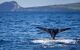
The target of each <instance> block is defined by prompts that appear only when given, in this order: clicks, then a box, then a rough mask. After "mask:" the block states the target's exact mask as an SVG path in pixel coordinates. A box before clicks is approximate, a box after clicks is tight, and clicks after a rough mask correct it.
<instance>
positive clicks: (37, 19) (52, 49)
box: [0, 12, 80, 50]
mask: <svg viewBox="0 0 80 50" xmlns="http://www.w3.org/2000/svg"><path fill="white" fill-rule="evenodd" d="M37 26H41V27H48V28H67V27H68V28H72V29H71V30H68V31H65V32H61V33H59V34H58V35H57V36H56V38H57V39H79V38H80V12H0V50H80V41H78V43H75V44H64V43H60V44H57V43H56V44H52V45H49V44H48V45H47V43H46V45H45V44H42V43H33V42H32V40H35V39H45V38H46V39H51V37H50V35H49V34H47V33H46V32H43V33H42V34H38V33H41V32H42V31H41V30H39V29H37V28H36V27H37ZM50 44H51V43H50Z"/></svg>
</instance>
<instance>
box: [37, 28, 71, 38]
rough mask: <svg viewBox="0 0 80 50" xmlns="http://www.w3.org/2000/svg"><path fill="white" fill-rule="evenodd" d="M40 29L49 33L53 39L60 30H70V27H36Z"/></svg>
mask: <svg viewBox="0 0 80 50" xmlns="http://www.w3.org/2000/svg"><path fill="white" fill-rule="evenodd" d="M36 28H38V29H40V30H43V31H45V32H47V33H49V34H50V35H51V37H52V38H53V39H55V37H56V35H57V34H58V33H60V32H63V31H66V30H70V29H71V28H64V29H50V28H43V27H36Z"/></svg>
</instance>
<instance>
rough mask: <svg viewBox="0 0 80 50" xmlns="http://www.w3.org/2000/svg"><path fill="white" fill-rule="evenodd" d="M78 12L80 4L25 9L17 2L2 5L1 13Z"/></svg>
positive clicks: (0, 7)
mask: <svg viewBox="0 0 80 50" xmlns="http://www.w3.org/2000/svg"><path fill="white" fill-rule="evenodd" d="M71 10H72V11H76V10H80V3H71V4H64V5H49V6H40V7H30V8H23V7H21V6H20V5H18V4H17V2H15V1H10V2H4V3H2V4H0V11H71Z"/></svg>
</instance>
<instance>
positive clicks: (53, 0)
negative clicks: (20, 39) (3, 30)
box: [0, 0, 80, 7]
mask: <svg viewBox="0 0 80 50" xmlns="http://www.w3.org/2000/svg"><path fill="white" fill-rule="evenodd" d="M9 1H16V2H17V3H18V4H19V5H20V6H22V7H36V6H47V5H56V4H67V3H77V2H78V3H80V0H0V3H3V2H9Z"/></svg>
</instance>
